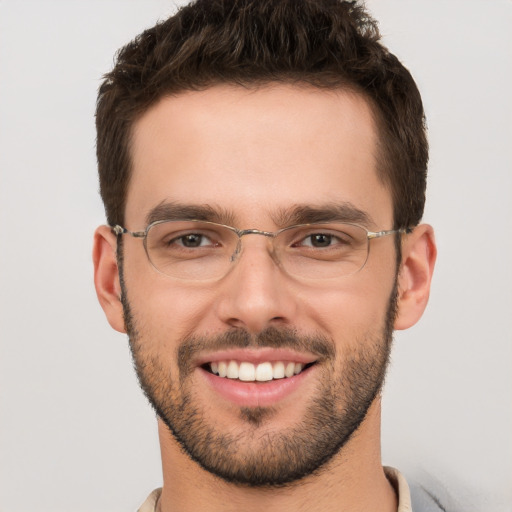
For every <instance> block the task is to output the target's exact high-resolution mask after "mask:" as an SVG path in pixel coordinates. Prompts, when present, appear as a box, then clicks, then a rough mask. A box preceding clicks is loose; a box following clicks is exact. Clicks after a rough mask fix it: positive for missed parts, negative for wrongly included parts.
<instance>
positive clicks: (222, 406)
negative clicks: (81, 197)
mask: <svg viewBox="0 0 512 512" xmlns="http://www.w3.org/2000/svg"><path fill="white" fill-rule="evenodd" d="M97 130H98V139H97V153H98V166H99V174H100V185H101V193H102V197H103V200H104V203H105V209H106V213H107V221H108V224H109V226H102V227H100V228H98V230H97V232H96V234H95V242H94V265H95V285H96V290H97V293H98V297H99V300H100V303H101V305H102V307H103V309H104V311H105V313H106V316H107V318H108V320H109V322H110V324H111V326H112V327H113V328H114V329H116V330H118V331H121V332H127V333H128V336H129V340H130V347H131V350H132V354H133V358H134V362H135V367H136V370H137V374H138V377H139V380H140V384H141V386H142V388H143V390H144V392H145V394H146V395H147V397H148V399H149V401H150V402H151V404H152V405H153V407H154V409H155V411H156V412H157V414H158V426H159V437H160V444H161V453H162V464H163V477H164V485H163V488H162V489H161V490H160V489H159V490H156V491H155V492H153V493H152V494H151V496H150V497H149V498H148V500H147V502H146V503H145V504H144V505H143V507H142V508H141V509H140V510H142V511H147V510H159V511H162V512H170V511H177V510H179V511H188V510H205V511H208V510H212V511H215V510H262V509H265V510H306V509H307V510H319V511H335V510H336V511H338V510H344V511H356V510H357V511H359V510H364V511H377V510H379V511H383V512H384V511H385V512H391V511H397V510H398V511H399V512H405V511H410V510H412V509H411V505H410V495H409V489H408V487H407V483H406V482H405V480H404V478H403V477H402V476H401V475H400V473H399V472H398V471H396V470H394V469H392V468H383V467H382V465H381V460H380V392H381V388H382V384H383V380H384V376H385V372H386V367H387V363H388V357H389V352H390V348H391V342H392V332H393V330H394V329H406V328H408V327H410V326H412V325H413V324H415V323H416V322H417V321H418V319H419V318H420V317H421V315H422V313H423V311H424V308H425V306H426V304H427V300H428V295H429V289H430V280H431V276H432V272H433V267H434V262H435V256H436V248H435V243H434V237H433V231H432V228H431V227H430V226H428V225H425V224H420V220H421V217H422V212H423V206H424V192H425V177H426V164H427V158H428V151H427V142H426V136H425V127H424V113H423V108H422V103H421V99H420V95H419V92H418V90H417V88H416V85H415V83H414V81H413V79H412V78H411V76H410V74H409V72H408V71H407V70H406V69H405V68H404V67H403V66H402V65H401V64H400V63H399V61H398V60H397V59H396V57H394V56H393V55H392V54H390V53H389V52H388V51H387V50H386V49H385V48H384V47H383V46H382V45H381V44H380V43H379V34H378V30H377V27H376V24H375V22H374V21H373V20H372V19H371V18H370V17H369V15H368V14H367V13H366V12H365V10H364V9H363V8H362V7H361V6H359V5H356V4H355V3H352V2H342V1H334V0H321V1H320V0H302V1H295V0H294V1H290V0H253V1H251V0H216V1H212V0H200V1H197V2H195V3H193V4H191V5H189V6H187V7H184V8H182V9H181V10H180V11H179V12H178V13H177V14H176V15H175V16H173V17H171V18H170V19H168V20H167V21H165V22H162V23H160V24H158V25H156V26H155V27H153V28H151V29H149V30H147V31H145V32H144V33H142V34H141V35H139V36H138V37H137V38H136V39H135V40H134V41H133V42H131V43H130V44H128V45H127V46H126V47H124V48H123V49H122V50H121V52H120V53H119V54H118V57H117V62H116V65H115V67H114V69H113V70H112V71H111V72H110V73H109V74H108V75H107V76H106V78H105V81H104V82H103V84H102V86H101V88H100V91H99V97H98V107H97ZM431 505H432V504H431ZM431 505H428V506H429V507H430V506H431ZM434 509H435V508H428V510H434ZM415 510H416V511H417V510H419V509H418V508H417V509H415ZM425 510H427V508H425Z"/></svg>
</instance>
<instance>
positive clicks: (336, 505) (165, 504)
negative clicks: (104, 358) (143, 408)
mask: <svg viewBox="0 0 512 512" xmlns="http://www.w3.org/2000/svg"><path fill="white" fill-rule="evenodd" d="M159 436H160V446H161V452H162V468H163V477H164V486H163V490H162V495H161V498H160V501H159V509H158V510H159V512H177V511H179V512H188V511H197V510H201V511H204V512H210V511H211V512H214V511H218V510H224V511H226V512H231V511H233V512H234V511H239V510H245V511H247V512H253V511H260V510H265V511H266V512H273V511H280V512H287V511H294V512H297V511H302V510H308V511H310V512H311V511H315V510H319V511H320V510H321V511H322V512H330V511H332V512H334V511H336V512H338V511H340V510H343V511H344V512H362V511H368V510H375V511H379V512H396V510H397V497H396V494H395V492H394V490H393V488H392V487H391V485H390V484H389V482H388V480H387V479H386V477H385V475H384V471H383V469H382V465H381V454H380V400H379V399H377V400H376V401H375V402H374V403H373V404H372V406H371V407H370V410H369V412H368V414H367V416H366V418H365V420H364V421H363V423H362V424H361V426H360V427H359V429H358V430H357V432H355V433H354V435H353V436H352V438H351V439H350V440H349V442H348V443H347V444H346V445H345V446H344V447H343V448H342V450H341V451H340V452H339V453H338V454H337V455H336V456H335V457H334V459H333V460H331V461H330V462H329V463H328V464H327V465H326V466H325V467H324V468H322V470H321V471H320V472H318V473H317V474H315V475H312V476H309V477H307V478H304V479H302V480H300V481H299V482H297V483H294V484H290V485H288V486H286V487H283V488H279V489H262V488H251V487H245V486H238V485H234V484H230V483H227V482H224V481H223V480H221V479H220V478H218V477H216V476H214V475H212V474H211V473H209V472H207V471H205V470H204V469H202V468H201V467H200V466H199V465H198V464H197V463H195V462H193V461H192V460H191V459H190V458H189V457H188V456H187V455H186V454H184V453H183V451H182V450H181V448H180V447H179V445H178V443H177V442H176V440H175V439H174V438H173V437H172V435H171V434H170V433H169V431H168V429H167V427H166V426H165V425H164V424H163V423H162V421H161V420H159Z"/></svg>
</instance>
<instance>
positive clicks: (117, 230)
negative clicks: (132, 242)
mask: <svg viewBox="0 0 512 512" xmlns="http://www.w3.org/2000/svg"><path fill="white" fill-rule="evenodd" d="M110 229H111V230H112V233H114V234H115V235H116V236H120V235H132V236H133V237H135V238H145V236H146V232H145V231H128V230H127V229H126V228H123V226H120V225H119V224H116V225H115V226H110Z"/></svg>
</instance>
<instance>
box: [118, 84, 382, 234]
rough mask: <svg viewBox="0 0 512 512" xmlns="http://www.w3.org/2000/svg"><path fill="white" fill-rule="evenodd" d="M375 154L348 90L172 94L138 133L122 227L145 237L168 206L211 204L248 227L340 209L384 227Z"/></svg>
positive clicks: (367, 114) (373, 138)
mask: <svg viewBox="0 0 512 512" xmlns="http://www.w3.org/2000/svg"><path fill="white" fill-rule="evenodd" d="M376 152H377V133H376V128H375V123H374V120H373V116H372V112H371V109H370V107H369V106H368V104H367V102H366V101H365V100H364V99H363V97H362V96H360V95H358V94H355V93H352V92H349V91H340V90H335V91H332V90H329V91H327V90H321V89H317V88H313V87H309V86H303V87H302V86H301V87H299V86H295V85H272V86H264V87H259V88H254V89H247V88H243V87H241V86H228V85H222V86H215V87H211V88H209V89H206V90H203V91H194V92H184V93H180V94H178V95H176V96H169V97H166V98H163V99H162V100H160V101H159V102H158V103H157V104H155V105H154V106H153V107H151V108H150V109H149V110H148V111H147V112H146V113H145V114H144V115H143V116H142V117H141V118H140V119H138V120H137V122H136V123H135V124H134V126H133V133H132V145H131V158H132V175H131V180H130V184H129V187H128V195H127V201H126V223H127V225H128V226H129V227H130V228H137V229H139V228H140V227H142V226H143V225H144V219H145V218H147V216H148V214H149V212H150V211H151V210H152V209H154V208H155V207H157V206H158V205H160V204H163V203H178V204H180V205H202V206H204V205H207V206H208V207H211V208H213V209H218V210H222V211H224V212H228V214H229V215H230V216H231V217H232V218H233V221H234V222H240V223H243V225H244V226H245V227H246V226H247V225H248V224H247V223H258V227H264V226H263V225H262V224H261V223H262V222H263V223H270V222H271V220H270V219H272V218H274V219H275V216H276V212H278V211H283V210H287V209H290V208H293V207H294V206H295V207H297V206H304V205H305V206H313V207H317V206H322V205H327V204H330V205H333V204H340V203H347V204H351V205H354V206H355V207H356V208H358V209H360V210H362V211H365V212H367V213H368V216H369V217H370V218H374V217H375V218H378V219H379V223H382V222H388V221H391V211H392V208H391V198H390V193H389V191H388V190H387V189H386V187H385V186H384V184H383V183H382V182H381V181H380V180H379V179H378V177H377V172H376ZM251 225H252V224H251ZM254 225H256V224H254ZM267 226H268V224H267ZM268 227H274V226H268Z"/></svg>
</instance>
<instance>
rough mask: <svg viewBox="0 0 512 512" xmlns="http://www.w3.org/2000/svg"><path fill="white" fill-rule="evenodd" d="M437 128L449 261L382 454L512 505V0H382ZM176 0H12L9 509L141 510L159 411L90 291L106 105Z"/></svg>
mask: <svg viewBox="0 0 512 512" xmlns="http://www.w3.org/2000/svg"><path fill="white" fill-rule="evenodd" d="M367 3H368V6H369V8H370V10H371V11H372V12H373V14H374V15H375V16H376V17H377V18H378V19H379V20H380V25H381V29H382V32H383V34H384V38H385V42H386V43H387V44H388V45H389V46H390V48H391V49H392V51H393V52H394V53H396V54H397V55H398V56H399V58H401V60H403V62H404V63H405V64H406V65H407V66H408V67H409V69H410V70H411V71H412V73H413V75H414V76H415V77H416V79H417V81H418V84H419V86H420V89H421V91H422V94H423V98H424V102H425V107H426V111H427V115H428V124H429V131H430V143H431V160H430V181H429V187H428V197H429V199H428V206H427V210H426V215H425V221H427V222H430V223H431V224H433V225H434V226H435V228H436V232H437V241H438V244H439V259H438V265H437V269H436V275H435V279H434V283H433V290H432V296H431V302H430V305H429V308H428V310H427V312H426V314H425V316H424V318H423V319H422V321H421V322H420V323H419V324H418V325H417V326H416V327H414V328H413V329H411V330H410V331H408V332H404V333H399V335H397V337H396V346H395V350H394V353H393V361H392V367H391V370H390V374H389V377H388V381H387V385H386V390H385V399H384V417H383V458H384V462H385V463H386V464H390V465H394V466H396V467H399V468H400V469H402V470H405V471H406V472H408V473H411V474H413V475H418V476H419V477H420V478H423V479H424V480H425V481H432V480H438V482H441V484H442V485H444V486H445V487H447V488H448V489H450V490H452V492H454V493H455V496H456V500H458V502H459V504H461V505H462V509H463V510H466V511H472V510H474V511H479V512H480V511H481V512H484V511H485V512H494V511H499V512H506V511H507V512H508V511H511V510H512V442H511V434H510V433H511V432H512V404H511V395H512V393H511V390H512V371H511V369H512V343H511V342H512V336H511V333H510V320H511V317H512V271H511V268H512V266H511V261H512V258H511V256H512V250H511V249H512V206H511V204H512V203H511V192H512V154H511V149H510V148H511V143H512V139H511V135H512V130H511V123H512V100H511V92H510V84H511V83H512V70H511V68H512V36H511V28H510V27H512V2H511V1H510V0H486V1H482V0H464V1H463V0H460V1H455V0H446V1H444V2H440V1H439V2H437V1H436V2H434V1H429V0H415V1H405V0H402V1H399V0H372V1H369V2H367ZM172 10H173V7H172V4H171V3H170V2H168V1H163V0H137V1H128V0H126V1H113V0H102V1H87V2H86V1H55V0H47V1H32V2H29V1H19V0H0V173H1V174H0V221H1V223H0V226H1V241H0V244H1V250H0V336H1V345H0V436H1V437H0V511H2V512H7V511H8V512H21V511H23V512H25V511H27V512H34V511H38V512H45V511H52V512H58V511H92V510H94V511H97V512H102V511H125V510H135V509H136V508H137V506H138V505H139V504H140V503H141V502H142V501H143V500H144V499H145V497H146V494H147V493H148V492H149V491H150V490H152V489H153V488H154V487H156V486H158V485H160V483H161V470H160V459H159V451H158V442H157V432H156V423H155V419H154V414H153V412H152V411H151V409H150V408H149V406H148V405H147V404H146V401H145V399H144V398H143V396H142V393H141V392H140V391H139V389H138V385H137V382H136V378H135V376H134V373H133V370H132V368H131V360H130V356H129V351H128V347H127V342H126V339H125V337H124V336H122V335H120V334H118V333H115V332H114V331H112V330H111V329H110V327H109V326H108V324H107V322H106V320H105V318H104V316H103V312H102V311H101V309H100V307H99V305H98V304H97V301H96V297H95V293H94V290H93V279H92V272H93V269H92V263H91V258H90V253H91V242H92V235H93V231H94V228H95V227H96V225H98V224H100V223H103V222H104V217H103V209H102V205H101V203H100V200H99V197H98V194H97V178H96V169H95V166H96V164H95V155H94V139H95V133H94V121H93V112H94V103H95V96H96V90H97V87H98V85H99V79H100V77H101V75H102V73H104V72H105V71H107V70H109V69H110V67H111V65H112V56H113V54H114V52H115V50H116V49H117V48H119V47H120V46H121V45H122V44H124V43H126V42H127V41H128V40H129V39H131V38H132V37H133V36H134V35H135V34H137V33H139V32H140V31H141V30H142V29H144V28H146V27H148V26H150V25H152V24H153V23H154V22H155V21H156V20H157V19H159V18H163V17H165V16H166V15H167V14H168V13H170V12H171V11H172Z"/></svg>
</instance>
